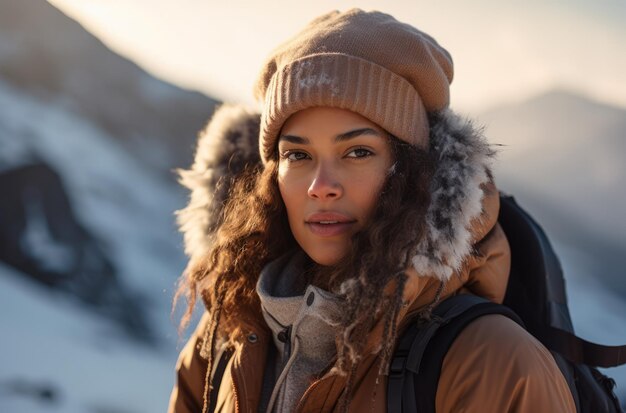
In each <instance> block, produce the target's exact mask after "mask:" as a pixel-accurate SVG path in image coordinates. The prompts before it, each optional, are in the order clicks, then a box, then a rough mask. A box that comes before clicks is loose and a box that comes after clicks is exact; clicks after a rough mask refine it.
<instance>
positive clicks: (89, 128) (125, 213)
mask: <svg viewBox="0 0 626 413" xmlns="http://www.w3.org/2000/svg"><path fill="white" fill-rule="evenodd" d="M0 107H1V108H2V110H1V111H0V165H1V166H2V167H3V168H9V167H12V166H17V165H21V164H23V163H26V162H28V160H29V159H42V160H45V161H46V162H47V163H49V164H50V165H52V166H53V167H54V168H55V169H56V170H57V171H58V172H59V173H60V175H61V176H62V178H63V180H64V183H65V184H66V186H67V187H68V188H69V193H70V198H71V201H72V202H73V204H74V207H75V209H76V212H77V214H78V216H79V218H80V220H81V222H82V223H83V224H84V225H85V226H86V227H87V228H89V229H90V230H91V232H92V233H93V234H95V235H96V236H97V237H99V238H100V239H103V240H104V241H106V244H107V246H108V248H107V250H108V252H109V253H110V255H111V257H113V259H114V261H115V264H116V266H117V268H118V270H119V275H120V278H121V279H122V281H123V282H124V283H125V284H126V285H127V287H128V288H129V289H133V290H135V291H139V292H140V293H141V295H142V296H143V297H145V300H144V301H143V302H144V305H145V306H146V307H147V310H148V315H149V319H150V322H151V323H152V325H153V327H154V328H155V329H156V330H157V338H158V339H159V344H160V345H159V346H158V347H156V348H155V349H149V348H147V347H139V346H138V344H133V342H132V341H131V340H129V339H128V338H127V337H126V336H125V335H124V334H122V333H121V332H120V330H119V328H118V327H117V326H116V325H114V324H113V323H112V322H111V321H109V320H107V319H105V318H102V317H99V316H97V315H95V314H94V313H92V312H90V311H87V310H85V309H84V308H83V307H82V305H81V304H80V303H79V302H78V301H77V300H73V299H72V298H71V297H70V296H68V295H66V294H60V293H57V294H54V293H53V294H51V293H50V290H48V289H45V288H42V287H39V286H37V285H35V284H34V283H32V282H30V281H28V280H26V279H25V278H24V277H23V276H21V275H20V274H17V273H16V272H15V271H14V270H13V269H10V268H8V267H6V266H2V267H0V366H2V367H1V368H0V412H24V413H28V412H38V411H59V412H90V411H93V412H154V411H160V410H161V411H162V410H163V409H164V406H165V405H166V403H167V396H168V393H169V388H170V387H171V385H172V382H173V373H172V371H173V367H174V362H175V357H176V354H175V353H176V351H177V349H178V348H179V347H180V343H179V341H178V336H177V333H176V329H175V327H174V325H173V322H172V321H171V320H170V307H171V298H172V289H173V286H174V282H175V280H176V277H177V276H178V275H179V274H180V272H181V270H182V268H183V266H184V262H185V260H184V257H183V255H182V247H181V243H182V240H181V237H180V236H179V235H178V233H177V232H176V229H175V227H174V223H173V216H172V212H173V211H174V210H176V209H178V208H180V207H181V206H182V204H183V203H184V198H183V197H182V196H181V195H180V192H179V191H178V190H177V189H176V188H173V187H172V185H171V184H169V183H167V182H165V180H164V179H162V178H161V177H159V176H158V174H157V173H155V172H153V171H151V170H149V169H147V168H146V167H144V166H142V165H140V164H138V163H137V162H136V160H134V159H133V158H132V157H131V156H130V155H129V154H128V153H127V152H126V151H125V150H124V149H123V148H122V147H121V146H120V145H119V143H117V142H116V140H115V139H112V138H111V137H110V136H107V134H106V133H104V132H102V131H101V130H100V129H99V128H97V127H95V126H94V125H92V124H91V123H90V122H89V121H86V120H84V119H81V118H79V117H78V116H76V115H74V114H73V112H71V111H68V110H66V109H65V108H64V106H63V104H62V102H55V101H41V100H39V99H36V98H33V97H31V96H29V95H27V94H24V93H22V92H21V91H19V90H16V89H14V88H12V87H11V86H9V85H7V84H6V83H3V82H2V81H0ZM146 149H147V150H149V148H146ZM48 384H49V387H50V388H49V389H48V391H46V389H47V388H48ZM32 386H35V388H34V389H33V388H32ZM37 386H40V387H41V386H43V387H42V388H39V389H38V388H37ZM37 392H43V394H44V395H48V396H49V397H48V398H47V399H46V398H45V397H44V398H43V399H41V400H39V401H37V398H38V397H37V396H35V395H34V394H35V393H37ZM50 392H52V393H50ZM55 394H56V395H57V396H56V397H55V396H54V395H55ZM50 397H52V398H53V399H54V400H56V403H50V402H46V401H45V400H50ZM55 406H56V407H55ZM51 409H52V410H51ZM54 409H56V410H54Z"/></svg>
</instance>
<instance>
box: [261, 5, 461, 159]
mask: <svg viewBox="0 0 626 413" xmlns="http://www.w3.org/2000/svg"><path fill="white" fill-rule="evenodd" d="M452 76H453V68H452V58H451V56H450V54H449V53H448V52H447V51H446V50H445V49H443V48H442V47H441V46H439V44H437V42H436V41H435V40H434V39H433V38H432V37H430V36H428V35H427V34H426V33H423V32H421V31H419V30H417V29H416V28H414V27H412V26H410V25H408V24H405V23H401V22H399V21H397V20H396V19H394V18H393V17H392V16H390V15H388V14H384V13H381V12H377V11H373V12H364V11H363V10H359V9H352V10H349V11H346V12H343V13H342V12H339V11H333V12H330V13H328V14H325V15H323V16H320V17H318V18H316V19H315V20H313V21H312V22H311V23H309V24H308V25H307V26H306V27H305V28H304V30H302V31H301V32H300V33H298V34H297V35H296V36H295V37H293V38H292V39H290V40H288V41H287V42H285V43H283V44H282V45H280V46H279V47H277V48H276V49H274V51H273V52H272V54H271V56H270V57H269V58H268V59H267V61H266V62H265V64H264V65H263V69H262V71H261V74H260V76H259V78H258V79H257V82H256V85H255V88H254V94H255V97H256V98H257V99H260V100H264V106H263V111H262V115H261V130H260V145H259V146H260V149H261V158H262V159H263V161H264V162H265V161H267V160H268V159H269V158H271V157H272V155H273V153H274V151H275V150H276V148H275V146H276V139H277V136H278V133H279V132H280V129H281V128H282V125H283V123H284V122H285V121H286V120H287V118H289V116H291V115H292V114H294V113H295V112H298V111H299V110H302V109H306V108H309V107H313V106H331V107H338V108H342V109H348V110H351V111H353V112H356V113H359V114H361V115H362V116H364V117H366V118H368V119H369V120H371V121H372V122H374V123H376V124H378V125H380V127H382V128H383V129H385V130H387V131H388V132H389V133H391V134H392V135H394V136H396V137H398V138H400V139H402V140H404V141H406V142H409V143H411V144H414V145H416V146H419V147H422V148H427V147H428V130H429V129H428V119H427V116H426V113H427V112H431V111H438V110H442V109H445V108H446V107H447V106H448V104H449V101H450V93H449V85H450V82H452Z"/></svg>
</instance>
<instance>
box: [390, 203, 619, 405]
mask: <svg viewBox="0 0 626 413" xmlns="http://www.w3.org/2000/svg"><path fill="white" fill-rule="evenodd" d="M498 222H499V223H500V225H501V226H502V228H503V230H504V232H505V234H506V236H507V239H508V240H509V244H510V246H511V273H510V276H509V282H508V285H507V291H506V295H505V298H504V303H503V304H502V305H500V304H495V303H492V302H489V301H487V300H485V299H483V298H480V297H476V296H472V295H467V294H464V295H457V296H453V297H450V298H448V299H446V300H444V301H442V302H441V303H440V304H439V305H438V306H437V307H436V308H435V309H434V310H433V316H432V318H431V320H430V321H428V322H425V323H421V324H417V323H412V325H411V326H410V327H409V328H408V329H407V330H406V331H405V332H404V333H403V335H402V336H401V337H399V339H398V341H397V345H396V349H395V351H394V354H393V357H392V360H391V363H390V367H389V379H388V384H387V411H388V412H390V413H399V412H404V413H407V412H410V413H413V412H420V413H427V412H428V413H434V412H435V396H436V392H437V384H438V381H439V376H440V373H441V366H442V363H443V359H444V357H445V355H446V353H447V351H448V349H449V348H450V346H451V345H452V342H453V341H454V339H455V338H456V336H457V335H458V334H459V333H460V332H461V330H462V329H463V328H464V327H465V326H466V325H468V324H469V323H470V322H471V321H473V320H475V319H476V318H478V317H480V316H482V315H486V314H502V315H504V316H506V317H509V318H510V319H512V320H514V321H515V322H516V323H518V324H519V325H521V326H523V327H524V328H525V329H526V330H527V331H528V332H529V333H531V334H532V335H533V336H534V337H535V338H537V339H538V340H539V341H541V342H542V343H543V344H544V345H545V346H546V347H547V348H548V349H549V350H550V352H551V353H552V355H553V356H554V359H555V361H556V364H557V365H558V366H559V369H560V370H561V372H562V373H563V376H564V377H565V380H566V381H567V384H568V386H569V388H570V391H571V393H572V396H573V398H574V402H575V404H576V411H577V412H578V413H588V412H589V413H591V412H593V413H596V412H607V413H614V412H615V413H617V412H620V413H621V412H622V409H621V407H620V404H619V400H618V399H617V397H616V395H615V393H614V391H613V390H614V387H615V381H614V380H613V379H611V378H608V377H606V376H605V375H603V374H602V373H600V372H599V371H598V370H597V368H596V367H615V366H618V365H622V364H626V345H624V346H602V345H598V344H594V343H590V342H588V341H585V340H582V339H580V338H579V337H577V336H576V335H574V329H573V327H572V321H571V318H570V314H569V309H568V307H567V299H566V294H565V283H564V280H563V271H562V269H561V265H560V263H559V260H558V258H557V256H556V254H555V252H554V250H553V249H552V246H551V245H550V242H549V241H548V238H547V237H546V235H545V233H544V232H543V230H542V229H541V227H540V226H539V225H538V224H537V223H536V222H535V221H534V220H533V219H532V218H531V217H530V216H529V215H528V213H526V212H525V211H524V210H523V209H522V208H521V207H520V206H519V205H518V204H517V202H516V201H515V199H514V198H513V197H511V196H504V195H501V196H500V215H499V217H498ZM416 389H419V391H416Z"/></svg>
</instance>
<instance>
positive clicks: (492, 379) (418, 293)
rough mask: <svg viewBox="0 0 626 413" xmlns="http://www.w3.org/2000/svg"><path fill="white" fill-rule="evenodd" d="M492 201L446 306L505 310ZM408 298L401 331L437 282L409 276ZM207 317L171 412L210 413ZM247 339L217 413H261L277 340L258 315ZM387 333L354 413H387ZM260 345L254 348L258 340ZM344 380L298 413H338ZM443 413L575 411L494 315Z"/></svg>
mask: <svg viewBox="0 0 626 413" xmlns="http://www.w3.org/2000/svg"><path fill="white" fill-rule="evenodd" d="M483 189H484V191H485V192H484V193H485V196H484V198H483V200H482V203H483V211H482V214H481V216H480V218H479V219H474V220H473V221H472V231H471V233H472V237H473V240H474V241H475V248H476V250H477V253H476V254H472V255H471V256H470V257H469V259H468V260H467V262H466V265H464V266H463V268H462V270H461V271H458V272H457V273H456V274H455V275H454V276H453V277H451V278H450V280H449V281H448V282H447V285H446V289H445V291H444V294H443V297H444V298H445V297H448V296H450V295H453V294H462V293H472V294H477V295H480V296H483V297H486V298H488V299H490V300H492V301H495V302H501V301H502V299H503V297H504V293H505V290H506V283H507V276H508V270H509V264H510V251H509V246H508V242H507V241H506V237H505V235H504V233H503V231H502V229H501V228H500V226H499V224H497V222H496V219H497V213H498V208H499V201H498V194H497V191H496V190H495V186H493V184H491V183H490V184H487V185H484V186H483ZM409 277H410V278H409V282H408V283H407V288H406V291H405V297H404V298H405V302H406V303H407V306H406V307H405V308H404V310H403V313H402V314H401V315H400V317H399V319H400V320H401V321H400V323H399V326H398V328H399V330H398V331H400V332H401V331H402V330H403V329H404V328H405V327H406V325H407V322H408V320H410V318H411V314H414V313H416V312H417V311H419V310H420V309H421V308H423V307H424V306H425V305H427V304H429V303H430V302H432V300H433V298H434V295H435V291H436V289H437V286H438V284H439V283H438V281H437V280H436V279H434V278H429V277H418V276H417V274H416V273H415V271H411V272H410V273H409ZM207 321H208V317H207V316H206V314H205V316H204V317H203V318H202V320H201V322H200V324H199V326H198V328H197V330H196V332H195V333H194V335H193V336H192V337H191V339H190V340H189V342H188V343H187V345H186V346H185V348H184V349H183V351H182V352H181V353H180V358H179V361H178V365H177V384H176V386H175V387H174V389H173V392H172V396H171V400H170V406H169V412H176V413H187V412H200V411H201V409H202V404H203V391H204V378H205V373H206V368H207V363H206V360H204V359H203V358H202V357H201V356H200V354H199V348H200V346H201V341H202V336H203V331H204V329H205V328H206V323H207ZM246 324H247V333H245V334H243V335H242V336H241V337H238V338H237V345H236V348H235V349H234V355H233V357H231V359H230V361H229V363H228V365H227V367H226V371H225V374H224V377H223V380H222V383H221V386H220V387H219V389H215V390H213V391H217V392H218V402H217V406H216V410H215V411H216V412H224V413H226V412H256V411H257V405H258V403H259V398H260V394H261V386H262V380H263V371H264V368H265V358H266V354H267V349H268V346H269V345H273V342H272V339H271V335H270V332H269V330H268V328H267V326H266V325H265V323H264V321H263V319H262V317H261V316H260V315H259V318H258V319H257V320H248V322H247V323H246ZM381 329H382V326H379V327H377V328H376V329H375V330H374V331H373V332H372V334H371V336H370V341H369V342H368V345H367V347H366V349H367V354H369V355H368V356H366V357H365V358H364V359H363V361H362V362H361V363H360V365H359V368H358V371H357V379H356V381H355V383H356V385H355V390H354V396H353V398H352V400H351V402H350V408H349V410H350V411H351V412H384V411H385V410H386V390H387V389H386V386H387V380H386V377H385V376H382V377H379V376H378V367H379V366H378V356H377V354H376V349H377V347H378V343H380V340H381ZM252 334H254V335H255V336H256V340H254V339H251V335H252ZM344 384H345V377H342V376H339V375H337V374H334V373H333V371H332V370H329V372H327V373H326V374H325V375H324V376H322V377H321V378H320V379H319V380H317V381H315V382H313V383H312V384H311V385H310V387H309V388H308V390H307V391H306V392H305V393H304V395H303V397H302V399H301V400H300V403H299V405H298V408H297V411H298V412H302V413H305V412H334V411H336V410H337V408H338V403H337V402H338V400H339V397H340V395H341V393H342V390H343V388H344ZM436 410H437V412H439V413H448V412H465V413H470V412H481V413H489V412H493V413H502V412H529V413H538V412H557V413H558V412H575V406H574V401H573V399H572V396H571V393H570V391H569V388H568V386H567V383H566V382H565V379H564V378H563V376H562V375H561V373H560V371H559V369H558V367H557V366H556V364H555V362H554V359H553V358H552V355H551V354H550V352H549V351H548V350H547V349H546V348H545V347H544V346H543V345H541V343H539V342H538V341H537V340H535V339H534V338H533V337H532V336H531V335H530V334H528V333H527V332H526V331H525V330H524V329H522V328H521V327H519V326H518V325H517V324H515V323H514V322H513V321H511V320H509V319H508V318H506V317H503V316H500V315H488V316H484V317H481V318H479V319H478V320H476V321H474V322H473V323H471V324H470V325H469V326H468V327H467V328H466V329H465V330H463V331H462V332H461V334H460V335H459V336H458V338H457V339H456V340H455V342H454V343H453V345H452V347H451V348H450V350H449V351H448V353H447V355H446V357H445V359H444V363H443V366H442V372H441V377H440V380H439V384H438V390H437V396H436Z"/></svg>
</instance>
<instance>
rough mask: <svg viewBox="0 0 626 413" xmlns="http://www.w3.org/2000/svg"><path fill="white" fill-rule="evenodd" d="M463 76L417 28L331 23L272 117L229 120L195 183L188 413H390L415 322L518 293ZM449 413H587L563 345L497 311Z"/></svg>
mask: <svg viewBox="0 0 626 413" xmlns="http://www.w3.org/2000/svg"><path fill="white" fill-rule="evenodd" d="M452 74H453V69H452V60H451V57H450V55H449V54H448V52H447V51H446V50H444V49H443V48H442V47H441V46H439V45H438V44H437V42H436V41H435V40H434V39H432V38H431V37H430V36H428V35H426V34H424V33H422V32H420V31H419V30H417V29H415V28H413V27H411V26H409V25H406V24H403V23H400V22H398V21H397V20H395V19H394V18H393V17H391V16H389V15H386V14H383V13H379V12H363V11H361V10H357V9H354V10H350V11H347V12H344V13H340V12H331V13H328V14H326V15H323V16H321V17H319V18H317V19H315V20H314V21H312V22H311V23H310V24H309V25H308V26H307V27H306V28H305V29H304V30H303V31H302V32H300V33H299V34H298V35H296V36H295V37H294V38H292V39H290V40H289V41H287V42H286V43H284V44H283V45H281V46H279V47H278V48H277V49H275V50H274V51H273V53H272V55H271V56H270V58H269V59H268V60H267V62H266V63H265V65H264V67H263V70H262V72H261V75H260V77H259V80H258V82H257V84H256V89H255V92H256V95H257V97H258V98H259V99H262V100H263V102H264V105H263V110H262V113H261V115H260V119H259V116H258V115H254V114H251V113H248V112H245V111H243V110H241V109H236V108H223V109H221V110H220V111H218V113H216V115H215V116H214V118H213V120H212V121H211V124H210V125H209V128H208V130H207V132H206V133H205V134H204V136H201V139H200V141H199V146H198V152H197V155H196V161H195V163H194V166H193V168H192V170H191V171H188V172H185V173H184V174H183V183H184V184H185V185H186V186H188V187H190V188H191V189H192V198H191V202H190V205H189V206H188V207H187V208H186V209H185V210H183V211H182V212H181V215H180V222H181V224H182V229H183V231H185V241H186V244H187V245H186V246H187V253H188V254H189V255H190V256H191V260H190V264H189V267H188V269H187V271H186V273H185V276H184V278H183V283H182V284H181V289H180V290H179V292H180V293H185V294H187V295H188V297H189V300H190V301H189V307H188V315H189V313H190V312H191V310H192V308H193V307H194V303H195V301H194V300H195V298H196V296H197V295H200V296H201V297H202V299H203V301H204V304H205V306H206V308H207V312H206V313H205V315H204V316H203V318H202V320H201V321H200V324H199V326H198V328H197V329H196V333H195V334H194V335H193V337H192V338H191V339H190V341H189V342H188V344H187V346H186V347H185V349H183V351H182V352H181V355H180V359H179V364H178V367H177V371H178V383H177V386H176V387H175V388H174V391H173V393H172V398H171V403H170V411H171V412H174V411H175V412H191V411H220V412H231V411H246V412H247V411H268V412H291V411H298V412H308V411H316V412H317V411H320V412H330V411H341V412H345V411H350V412H361V411H373V412H383V411H385V409H386V400H385V398H386V372H387V369H388V364H389V358H390V356H391V354H392V353H393V349H394V345H395V340H396V338H397V337H398V334H399V333H401V332H402V331H403V330H404V329H405V328H406V327H407V325H408V324H409V323H410V322H411V321H415V320H417V319H418V318H420V317H421V318H428V317H429V315H430V311H431V310H432V308H433V307H434V306H435V305H436V304H437V303H438V302H439V301H441V300H442V299H445V298H447V297H449V296H452V295H455V294H477V295H480V296H483V297H486V298H488V299H490V300H493V301H496V302H501V301H502V299H503V297H504V293H505V289H506V283H507V276H508V270H509V260H510V252H509V249H508V244H507V241H506V238H505V236H504V233H503V232H502V229H501V228H500V226H499V225H498V223H497V215H498V207H499V205H498V200H499V198H498V192H497V190H496V188H495V185H494V183H493V179H492V177H491V174H490V169H489V164H490V162H491V158H492V156H493V152H492V150H491V149H490V148H489V146H488V144H487V143H486V142H485V141H484V139H483V138H482V137H481V136H480V134H479V133H478V132H477V131H476V130H475V129H474V128H473V127H472V125H471V123H469V122H467V121H464V120H462V119H460V118H459V117H458V116H456V115H455V114H454V113H453V112H451V111H450V110H449V109H448V106H449V84H450V82H451V81H452ZM257 132H258V135H257ZM256 136H259V137H260V139H259V147H258V148H259V152H260V154H259V156H258V157H257V156H256V155H254V154H253V153H254V151H253V150H251V149H250V148H251V147H254V143H253V142H254V141H255V139H256ZM259 158H260V160H259ZM213 194H215V195H213ZM222 205H223V207H222ZM216 377H220V379H219V380H217V379H216ZM218 382H219V383H218ZM211 383H214V384H215V388H212V386H211ZM436 409H437V412H456V411H463V412H474V411H476V412H478V411H480V412H530V411H533V412H535V411H550V412H573V411H574V405H573V400H572V397H571V394H570V393H569V390H568V387H567V384H566V383H565V380H564V378H563V376H562V375H561V373H560V372H559V370H558V368H557V366H556V364H555V362H554V360H553V358H552V356H551V355H550V353H549V352H548V351H547V350H546V349H545V348H544V347H543V346H542V345H541V344H540V343H538V342H537V341H536V340H535V339H534V338H533V337H532V336H530V335H529V334H528V333H526V331H524V330H523V329H521V328H520V327H519V326H518V325H517V324H515V323H514V322H513V321H511V320H509V319H508V318H505V317H503V316H500V315H489V316H484V317H481V318H479V319H478V320H477V321H475V322H473V323H471V324H470V325H469V326H468V327H467V328H466V329H465V330H463V332H462V333H461V334H460V335H459V336H458V338H457V339H456V341H455V342H454V344H453V345H452V347H451V348H450V350H449V352H448V353H447V355H446V358H445V360H444V364H443V367H442V373H441V377H440V380H439V384H438V391H437V398H436Z"/></svg>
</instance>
